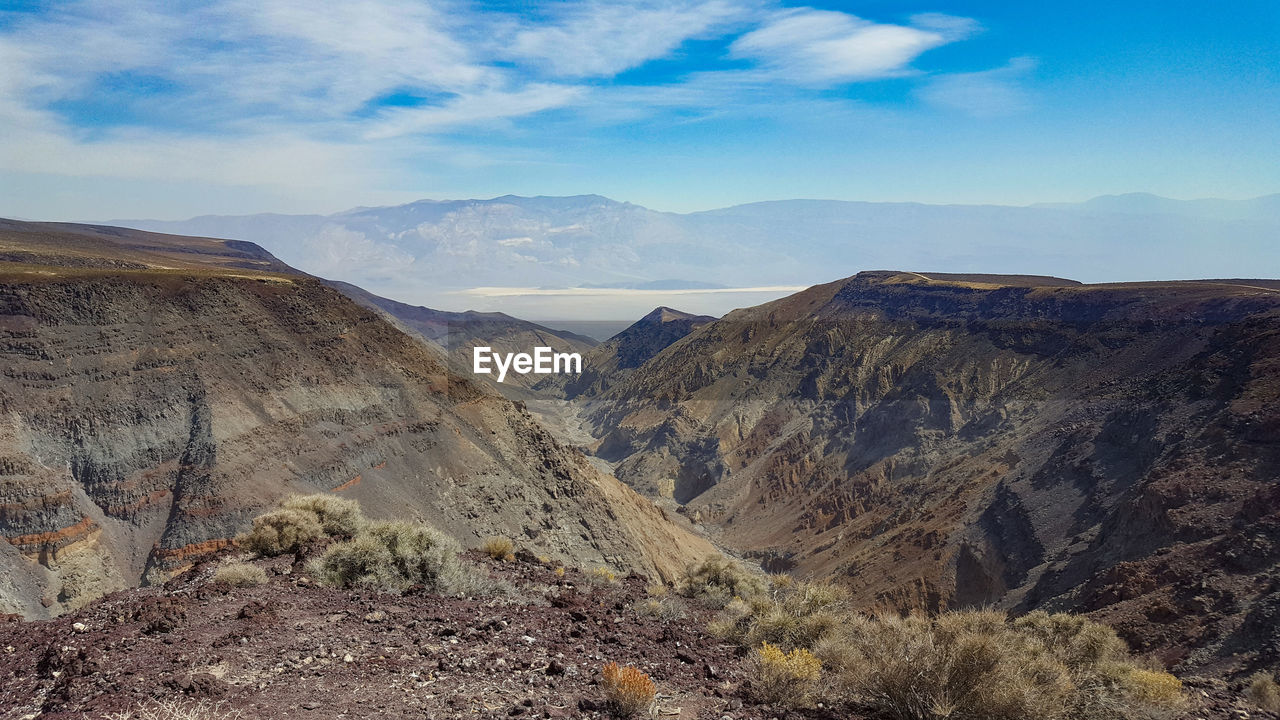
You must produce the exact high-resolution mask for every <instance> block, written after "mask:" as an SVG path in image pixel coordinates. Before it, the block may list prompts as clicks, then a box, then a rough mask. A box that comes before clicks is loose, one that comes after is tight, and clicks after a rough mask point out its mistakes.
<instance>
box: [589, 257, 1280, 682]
mask: <svg viewBox="0 0 1280 720" xmlns="http://www.w3.org/2000/svg"><path fill="white" fill-rule="evenodd" d="M1277 401H1280V282H1276V281H1205V282H1187V283H1144V284H1131V285H1104V286H1081V285H1079V284H1078V283H1072V282H1070V281H1062V280H1058V279H1055V278H1037V277H992V276H938V275H931V276H929V277H926V276H924V275H920V274H916V273H890V272H880V273H862V274H859V275H857V276H855V277H853V278H850V279H847V280H843V281H839V282H835V283H831V284H828V285H822V286H817V287H814V288H811V289H810V290H808V291H805V292H802V293H799V294H797V295H794V296H791V297H788V298H785V299H783V300H779V301H776V302H773V303H769V304H766V305H762V306H760V307H757V308H752V309H749V310H743V311H738V312H735V313H731V314H730V315H728V316H726V317H725V318H724V319H722V320H719V321H717V322H714V323H711V324H708V325H705V326H703V327H702V328H700V329H699V330H696V331H695V332H693V333H692V334H691V335H689V336H688V337H687V338H685V339H684V340H682V341H681V342H679V343H676V344H674V345H672V346H670V347H668V348H667V349H666V350H664V351H663V352H661V353H659V354H658V355H656V356H655V357H653V358H652V359H650V360H649V361H648V362H646V363H645V364H644V365H643V366H642V367H640V368H639V369H637V370H636V371H635V372H634V373H633V374H631V375H630V377H628V378H626V379H624V380H623V381H621V382H619V383H618V384H616V385H614V386H613V387H611V388H610V389H608V390H607V391H606V392H604V393H603V394H601V395H600V396H599V397H597V398H595V399H593V400H592V401H591V402H590V403H589V404H588V405H587V414H588V417H589V419H590V422H591V423H592V426H593V427H594V430H595V433H596V434H597V436H599V437H600V438H601V439H600V442H599V449H598V453H599V454H600V455H601V456H602V457H604V458H606V459H608V460H611V461H615V462H617V463H618V475H619V477H621V478H623V479H624V480H626V481H628V482H629V483H631V484H632V485H633V486H635V487H637V488H640V489H641V490H643V491H645V492H647V493H650V494H654V495H657V494H664V491H667V492H670V493H671V494H673V495H674V497H675V498H676V499H677V500H679V501H681V502H683V503H685V507H684V509H683V511H684V512H686V513H687V514H688V515H689V516H690V517H692V518H694V519H696V520H698V521H700V522H703V523H705V524H706V525H707V526H709V527H713V528H716V529H718V530H719V532H720V537H721V539H722V540H723V541H724V542H725V543H726V544H728V545H730V546H733V547H736V548H739V549H741V550H743V551H746V552H747V553H749V554H751V555H753V556H755V557H758V558H759V559H761V560H762V561H763V562H764V563H765V565H766V566H767V567H770V568H773V569H794V570H795V571H797V572H798V573H801V574H804V575H818V576H831V577H835V578H839V579H840V580H841V581H842V582H843V583H845V584H847V585H848V586H849V587H850V588H852V589H853V590H854V592H855V594H856V596H857V597H858V599H859V600H860V601H861V602H863V603H866V604H885V605H891V606H895V607H900V608H907V607H917V608H925V609H940V608H949V607H958V606H973V605H985V604H995V605H998V606H1001V607H1007V608H1011V609H1015V610H1026V609H1030V608H1065V609H1075V610H1081V611H1087V612H1091V613H1094V614H1095V615H1096V616H1097V617H1099V618H1100V619H1103V620H1106V621H1108V622H1110V623H1113V624H1115V625H1117V626H1118V627H1119V628H1120V630H1121V631H1122V633H1123V634H1124V635H1125V637H1126V638H1127V639H1128V640H1129V642H1130V643H1131V644H1132V645H1133V646H1134V647H1136V648H1138V649H1140V650H1145V651H1151V652H1156V653H1159V654H1160V655H1161V656H1162V657H1163V658H1164V659H1166V660H1167V661H1169V662H1171V663H1181V666H1182V667H1218V668H1228V667H1232V668H1235V667H1238V666H1240V665H1243V664H1271V663H1275V662H1277V661H1280V568H1278V567H1277V561H1278V560H1280V487H1278V486H1277V477H1278V476H1280V402H1277ZM1237 654H1238V656H1237Z"/></svg>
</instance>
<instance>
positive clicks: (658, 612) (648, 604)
mask: <svg viewBox="0 0 1280 720" xmlns="http://www.w3.org/2000/svg"><path fill="white" fill-rule="evenodd" d="M635 611H636V614H638V615H645V616H648V617H653V618H658V619H659V620H665V621H667V622H673V621H676V620H683V619H685V618H686V617H688V615H689V614H688V612H687V609H686V608H685V605H684V603H683V602H681V601H680V600H678V599H676V598H673V597H663V598H652V597H651V598H647V599H645V600H641V601H640V602H638V603H636V604H635Z"/></svg>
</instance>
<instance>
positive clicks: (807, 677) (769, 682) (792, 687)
mask: <svg viewBox="0 0 1280 720" xmlns="http://www.w3.org/2000/svg"><path fill="white" fill-rule="evenodd" d="M753 666H754V667H753V669H754V675H755V676H754V679H753V682H752V685H751V688H752V692H754V693H755V695H756V696H757V697H759V698H760V700H762V701H763V702H766V703H769V704H771V705H783V706H786V707H795V706H798V705H803V704H805V703H807V702H808V701H809V698H810V697H811V696H812V695H813V691H814V689H815V688H816V687H817V685H818V679H819V678H820V677H821V675H822V661H821V660H819V659H818V658H817V657H815V656H814V654H813V653H811V652H809V651H808V650H805V649H803V648H795V649H793V650H792V651H791V652H789V653H787V652H783V651H782V650H781V649H780V648H779V647H777V646H776V645H770V644H769V643H767V642H766V643H761V644H760V647H758V648H756V652H755V657H754V663H753Z"/></svg>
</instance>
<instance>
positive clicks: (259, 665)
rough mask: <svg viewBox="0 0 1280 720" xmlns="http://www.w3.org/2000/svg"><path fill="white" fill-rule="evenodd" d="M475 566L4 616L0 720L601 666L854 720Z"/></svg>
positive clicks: (713, 650) (528, 706)
mask: <svg viewBox="0 0 1280 720" xmlns="http://www.w3.org/2000/svg"><path fill="white" fill-rule="evenodd" d="M471 560H472V561H473V562H475V563H478V564H481V566H482V567H484V568H486V569H487V570H488V572H490V573H491V574H492V575H494V576H495V578H497V579H499V580H501V581H505V582H506V583H507V584H510V585H512V586H514V587H515V588H516V592H515V593H514V594H513V596H512V597H508V598H503V599H493V598H486V599H458V598H443V597H438V596H433V595H430V594H426V593H419V592H414V591H413V590H411V591H410V592H409V593H406V594H405V595H404V596H399V595H386V594H376V593H360V592H348V591H342V590H335V589H331V588H323V587H317V586H316V585H315V584H314V583H313V582H312V581H311V580H310V579H309V578H308V577H307V576H306V574H305V572H304V571H303V570H302V569H301V568H299V567H292V566H291V565H290V562H289V561H288V560H284V559H279V560H274V561H262V562H261V563H260V564H262V565H263V566H264V567H265V568H267V571H268V575H269V582H268V583H267V584H266V585H262V586H258V587H251V588H232V587H229V586H226V585H223V584H220V583H215V582H213V581H212V580H211V576H212V574H213V570H214V567H215V564H216V563H205V564H201V565H198V566H196V567H195V568H193V569H192V570H191V571H190V572H188V573H186V574H184V575H182V576H180V577H178V578H175V579H174V580H172V581H170V582H169V583H168V584H167V585H165V586H164V587H153V588H141V589H133V590H126V591H122V592H118V593H115V594H113V595H110V596H108V597H106V598H104V599H102V600H101V601H99V602H97V603H94V604H93V605H90V606H88V607H86V608H84V609H82V610H80V611H78V612H76V613H74V614H71V615H67V616H63V617H60V618H57V619H54V620H48V621H37V622H27V621H23V620H21V619H19V618H17V617H16V616H15V617H10V618H7V619H6V620H5V621H4V622H0V718H2V719H3V720H16V719H17V718H77V720H79V719H81V718H86V717H88V718H94V717H102V716H104V715H107V714H110V713H119V712H122V711H128V710H132V709H136V708H137V707H138V706H139V705H140V704H144V703H147V702H151V701H155V700H175V699H176V700H179V701H182V702H189V703H191V704H198V703H200V702H204V703H207V704H210V705H214V706H216V708H217V709H218V710H219V711H221V712H227V711H238V712H239V717H241V718H254V719H256V718H273V719H274V718H373V717H391V718H399V717H406V718H407V717H413V718H464V717H466V718H471V717H495V718H496V717H525V718H591V717H607V716H608V715H609V713H608V711H607V709H606V708H605V707H604V705H603V702H602V692H601V689H600V687H599V684H598V683H599V677H600V672H599V670H600V667H601V666H602V665H603V664H604V663H606V662H610V661H616V662H619V663H622V664H629V665H634V666H636V667H639V668H641V669H642V670H644V671H645V672H646V673H648V674H649V675H650V676H651V677H652V678H653V679H654V681H655V682H656V683H657V686H658V702H657V704H656V707H655V714H656V715H657V716H659V717H671V718H714V719H716V720H720V719H722V718H726V717H727V718H731V719H733V720H737V719H740V718H741V719H752V718H780V719H782V718H795V719H797V720H798V719H800V718H805V719H813V720H817V719H819V718H865V717H867V716H865V715H862V714H859V713H858V712H857V711H856V709H853V708H844V707H841V708H825V707H815V708H810V709H805V710H786V709H781V708H772V707H767V706H762V705H758V704H756V703H754V702H753V701H752V700H751V693H750V681H749V677H748V672H749V671H748V667H747V662H746V659H745V657H744V656H743V654H742V653H741V652H740V651H739V650H738V649H737V648H735V647H734V646H731V645H727V644H724V643H722V642H720V641H719V640H717V639H716V638H714V637H712V636H710V635H708V634H707V633H706V632H705V631H704V628H705V627H706V623H707V620H708V618H709V616H710V611H708V610H706V609H704V608H699V607H696V606H692V605H690V606H689V607H688V608H687V611H688V616H687V617H685V618H683V619H680V620H662V619H658V618H654V617H650V616H648V615H645V614H642V613H637V612H636V611H635V610H634V607H635V605H636V604H637V603H639V602H641V601H642V600H644V599H645V597H646V587H647V584H648V583H647V581H646V579H644V578H641V577H638V576H631V577H628V578H624V579H620V580H618V581H617V582H616V583H614V584H607V585H603V586H596V585H593V584H591V583H589V582H587V580H588V578H586V577H585V576H584V575H583V574H581V573H579V572H577V571H573V570H570V571H568V572H566V573H564V574H563V576H561V575H558V574H557V573H556V572H555V571H554V570H553V569H552V568H550V567H547V566H545V565H542V564H539V563H536V562H521V561H515V562H508V563H498V562H493V561H490V560H488V559H487V558H481V557H478V556H472V557H471ZM1184 680H1185V681H1186V684H1187V688H1188V695H1189V696H1190V698H1191V703H1190V705H1189V707H1188V709H1187V711H1186V712H1185V713H1184V714H1183V717H1185V718H1206V719H1207V718H1228V717H1230V718H1244V717H1254V718H1264V717H1274V716H1272V715H1269V714H1267V713H1262V712H1259V711H1256V710H1253V709H1247V706H1246V705H1243V704H1240V703H1239V701H1238V697H1239V692H1238V688H1232V687H1230V686H1228V685H1227V684H1226V683H1223V682H1221V681H1217V680H1201V679H1194V678H1186V679H1184Z"/></svg>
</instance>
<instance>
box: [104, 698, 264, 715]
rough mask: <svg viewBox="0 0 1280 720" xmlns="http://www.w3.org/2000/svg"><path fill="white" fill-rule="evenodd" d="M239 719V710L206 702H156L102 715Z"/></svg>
mask: <svg viewBox="0 0 1280 720" xmlns="http://www.w3.org/2000/svg"><path fill="white" fill-rule="evenodd" d="M239 717H240V711H239V710H223V709H222V706H221V703H211V702H209V701H208V700H201V701H199V702H194V703H192V702H180V701H177V700H157V701H153V702H149V703H144V704H142V705H139V706H138V707H137V708H135V709H133V710H126V711H124V712H112V713H106V714H104V715H102V718H103V720H237V719H238V718H239Z"/></svg>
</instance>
